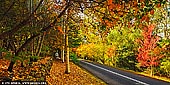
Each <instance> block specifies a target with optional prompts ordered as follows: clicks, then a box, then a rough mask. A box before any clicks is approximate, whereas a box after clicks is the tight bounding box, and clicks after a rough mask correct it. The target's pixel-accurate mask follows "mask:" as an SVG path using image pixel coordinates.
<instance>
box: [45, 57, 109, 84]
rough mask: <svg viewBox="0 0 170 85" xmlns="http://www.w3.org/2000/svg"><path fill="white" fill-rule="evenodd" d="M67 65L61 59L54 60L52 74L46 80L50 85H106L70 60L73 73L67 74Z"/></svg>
mask: <svg viewBox="0 0 170 85" xmlns="http://www.w3.org/2000/svg"><path fill="white" fill-rule="evenodd" d="M65 66H66V65H65V63H62V62H61V61H59V60H55V61H54V62H53V65H52V68H51V71H50V76H48V77H47V80H46V81H47V82H48V84H49V85H106V84H105V83H104V82H103V81H101V80H100V79H98V78H96V77H94V76H92V75H91V74H90V73H88V72H87V71H85V70H84V69H82V68H80V67H78V66H77V65H75V64H74V63H72V62H70V68H71V73H70V74H65Z"/></svg>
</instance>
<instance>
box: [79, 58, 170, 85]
mask: <svg viewBox="0 0 170 85" xmlns="http://www.w3.org/2000/svg"><path fill="white" fill-rule="evenodd" d="M79 65H80V66H81V67H83V68H84V69H86V70H88V71H89V72H91V73H92V74H93V75H95V76H96V77H99V78H100V79H102V80H103V81H105V82H106V83H107V84H108V85H170V83H169V82H164V81H160V80H157V79H152V78H149V77H145V76H141V75H137V74H134V73H130V72H126V71H122V70H118V69H115V68H111V67H108V66H104V65H101V64H97V63H90V62H87V61H84V60H81V61H80V63H79Z"/></svg>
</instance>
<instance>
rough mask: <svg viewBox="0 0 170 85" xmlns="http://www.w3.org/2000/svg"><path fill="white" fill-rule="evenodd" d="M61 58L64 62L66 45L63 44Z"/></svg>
mask: <svg viewBox="0 0 170 85" xmlns="http://www.w3.org/2000/svg"><path fill="white" fill-rule="evenodd" d="M61 59H62V62H63V63H64V46H62V50H61Z"/></svg>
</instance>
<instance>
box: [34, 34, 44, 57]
mask: <svg viewBox="0 0 170 85" xmlns="http://www.w3.org/2000/svg"><path fill="white" fill-rule="evenodd" d="M40 37H41V38H40V42H39V46H38V47H39V48H38V52H37V54H36V55H37V56H40V52H41V48H42V45H43V41H44V37H45V33H43V35H42V36H40Z"/></svg>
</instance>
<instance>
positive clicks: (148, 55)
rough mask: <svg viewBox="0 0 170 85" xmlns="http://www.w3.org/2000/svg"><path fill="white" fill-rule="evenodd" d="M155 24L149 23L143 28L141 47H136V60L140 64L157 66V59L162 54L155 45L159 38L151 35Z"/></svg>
mask: <svg viewBox="0 0 170 85" xmlns="http://www.w3.org/2000/svg"><path fill="white" fill-rule="evenodd" d="M154 28H155V26H154V25H149V26H148V27H144V28H143V32H142V35H143V40H141V41H140V44H141V47H140V48H139V49H138V52H139V54H138V57H137V60H138V62H139V63H141V66H143V67H148V66H157V65H158V64H159V59H160V58H162V57H163V56H162V55H161V54H160V48H158V47H157V42H158V40H159V37H158V36H153V34H152V33H153V30H154Z"/></svg>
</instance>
